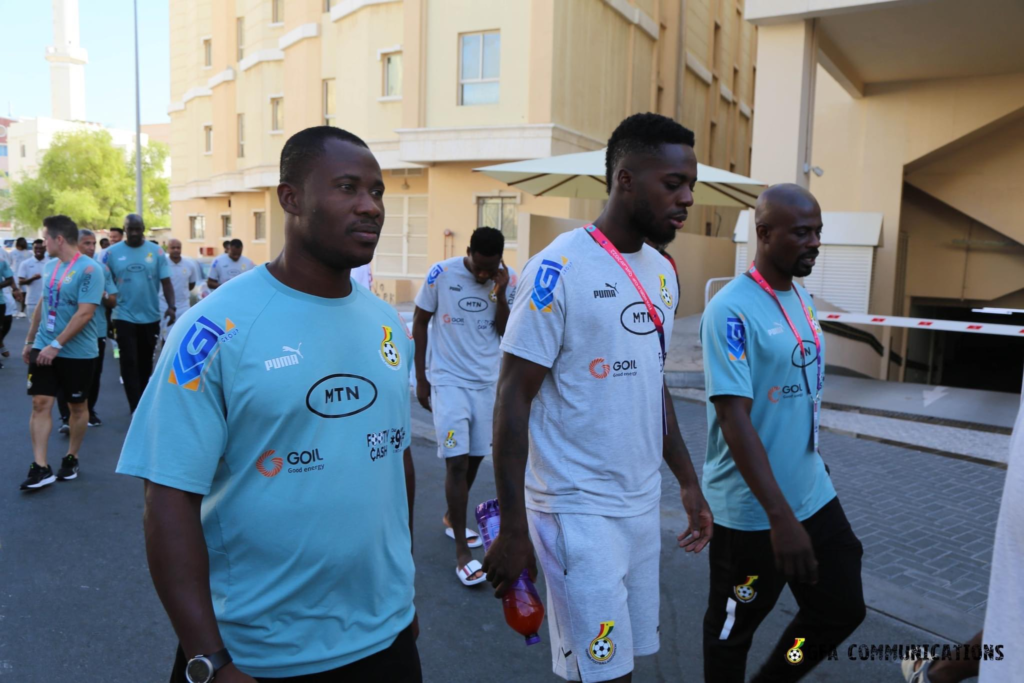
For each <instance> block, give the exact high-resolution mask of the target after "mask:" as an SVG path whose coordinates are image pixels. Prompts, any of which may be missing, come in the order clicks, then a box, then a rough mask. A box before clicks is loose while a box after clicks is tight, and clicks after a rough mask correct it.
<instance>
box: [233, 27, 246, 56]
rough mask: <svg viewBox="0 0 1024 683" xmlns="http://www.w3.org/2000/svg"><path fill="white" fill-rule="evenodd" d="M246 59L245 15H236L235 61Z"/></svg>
mask: <svg viewBox="0 0 1024 683" xmlns="http://www.w3.org/2000/svg"><path fill="white" fill-rule="evenodd" d="M243 59H245V17H235V61H239V62H240V61H242V60H243Z"/></svg>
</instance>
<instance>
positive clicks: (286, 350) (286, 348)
mask: <svg viewBox="0 0 1024 683" xmlns="http://www.w3.org/2000/svg"><path fill="white" fill-rule="evenodd" d="M301 349H302V342H299V348H297V349H293V348H292V347H290V346H282V347H281V351H283V352H284V353H294V354H296V355H297V356H298V357H299V358H301V359H303V360H305V359H306V357H305V356H303V355H302V351H301Z"/></svg>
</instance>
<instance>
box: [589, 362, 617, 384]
mask: <svg viewBox="0 0 1024 683" xmlns="http://www.w3.org/2000/svg"><path fill="white" fill-rule="evenodd" d="M611 371H612V369H611V367H610V366H609V365H607V364H606V363H605V362H604V358H595V359H594V360H592V361H590V374H591V375H593V376H594V377H595V378H596V379H604V378H605V377H607V376H608V373H609V372H611Z"/></svg>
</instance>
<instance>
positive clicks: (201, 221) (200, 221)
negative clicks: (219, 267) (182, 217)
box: [188, 213, 206, 242]
mask: <svg viewBox="0 0 1024 683" xmlns="http://www.w3.org/2000/svg"><path fill="white" fill-rule="evenodd" d="M197 225H198V226H199V232H198V233H197V232H196V226H197ZM197 235H198V236H197ZM188 241H189V242H205V241H206V215H205V214H201V213H190V214H189V215H188Z"/></svg>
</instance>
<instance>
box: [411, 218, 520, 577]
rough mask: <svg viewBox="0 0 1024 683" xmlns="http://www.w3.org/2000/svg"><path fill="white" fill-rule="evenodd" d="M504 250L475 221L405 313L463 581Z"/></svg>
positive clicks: (504, 312) (483, 453) (502, 301)
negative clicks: (458, 250)
mask: <svg viewBox="0 0 1024 683" xmlns="http://www.w3.org/2000/svg"><path fill="white" fill-rule="evenodd" d="M504 249H505V237H504V236H503V235H502V234H501V231H500V230H496V229H494V228H487V227H484V228H477V229H476V230H475V231H474V232H473V234H472V236H471V237H470V239H469V247H468V248H467V249H466V255H465V256H456V257H455V258H450V259H447V260H445V261H441V262H440V263H436V264H434V266H433V267H431V269H430V271H429V275H427V279H426V281H425V282H424V283H423V287H422V288H421V289H420V292H419V294H418V295H417V296H416V312H415V313H414V318H413V328H412V331H413V332H412V333H413V337H414V338H415V340H416V398H417V400H419V402H420V405H422V406H423V407H424V408H426V409H427V410H430V411H432V412H433V415H434V431H435V432H436V434H437V455H438V457H440V458H444V464H445V471H446V475H445V485H444V492H445V498H446V502H447V503H448V510H447V512H445V515H444V519H443V522H444V525H445V527H446V529H445V533H446V534H447V535H448V536H449V537H451V538H453V539H455V562H456V564H455V575H456V576H457V577H458V578H459V581H461V582H462V583H463V584H464V585H466V586H473V585H476V584H478V583H481V582H483V581H485V580H486V577H485V576H484V573H483V571H482V568H481V565H480V562H478V561H477V560H474V559H473V554H472V553H471V552H470V548H479V547H480V545H481V541H480V535H479V534H478V533H476V532H474V531H472V530H471V529H468V528H467V527H466V505H467V503H468V502H469V490H470V488H472V486H473V481H474V480H475V479H476V473H477V470H478V469H479V468H480V463H481V462H482V461H483V459H484V458H485V457H487V456H488V455H490V454H491V431H492V429H491V427H492V423H493V417H494V392H495V382H497V381H498V366H499V365H500V364H501V350H500V349H499V348H498V344H499V343H500V341H501V335H502V334H504V333H505V323H507V322H508V313H509V304H510V303H511V301H512V299H513V297H514V296H515V288H516V282H517V277H516V274H515V273H514V272H513V271H512V270H511V269H510V268H506V267H505V264H504V261H502V253H503V252H504ZM431 320H433V321H434V324H433V325H432V326H430V327H428V326H429V324H430V321H431ZM431 327H432V331H429V332H428V330H431ZM428 338H429V340H430V345H429V346H430V359H429V362H428V360H427V345H428ZM428 367H429V374H428V371H427V368H428Z"/></svg>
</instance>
